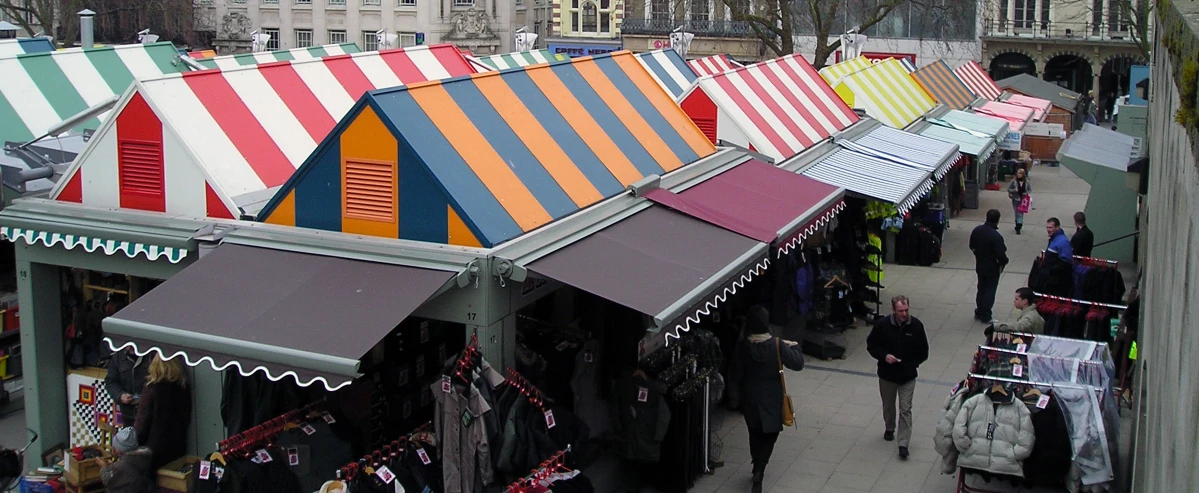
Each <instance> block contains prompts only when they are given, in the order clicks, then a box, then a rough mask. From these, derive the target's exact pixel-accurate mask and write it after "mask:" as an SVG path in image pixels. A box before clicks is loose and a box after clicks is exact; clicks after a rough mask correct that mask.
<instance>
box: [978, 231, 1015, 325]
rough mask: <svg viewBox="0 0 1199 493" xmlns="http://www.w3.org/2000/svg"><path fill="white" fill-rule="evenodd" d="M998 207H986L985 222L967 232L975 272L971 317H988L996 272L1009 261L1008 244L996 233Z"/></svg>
mask: <svg viewBox="0 0 1199 493" xmlns="http://www.w3.org/2000/svg"><path fill="white" fill-rule="evenodd" d="M999 217H1000V216H999V210H998V209H991V210H989V211H987V222H985V223H983V224H980V225H978V226H976V227H975V228H974V231H971V232H970V251H971V252H974V273H975V274H978V293H977V294H975V296H974V319H975V320H978V321H979V322H983V323H987V322H990V321H991V309H992V308H993V307H994V306H995V291H996V290H997V289H999V274H1000V273H1002V272H1003V268H1004V267H1006V266H1007V264H1008V258H1007V245H1006V244H1005V243H1004V241H1003V235H1001V234H999Z"/></svg>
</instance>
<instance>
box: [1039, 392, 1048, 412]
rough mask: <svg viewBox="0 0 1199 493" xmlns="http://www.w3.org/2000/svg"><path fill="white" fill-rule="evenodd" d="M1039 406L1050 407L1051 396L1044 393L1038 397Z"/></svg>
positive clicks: (1041, 407) (1042, 407)
mask: <svg viewBox="0 0 1199 493" xmlns="http://www.w3.org/2000/svg"><path fill="white" fill-rule="evenodd" d="M1037 407H1038V408H1040V409H1045V408H1046V407H1049V396H1047V395H1042V396H1041V398H1040V399H1037Z"/></svg>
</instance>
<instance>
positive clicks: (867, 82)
mask: <svg viewBox="0 0 1199 493" xmlns="http://www.w3.org/2000/svg"><path fill="white" fill-rule="evenodd" d="M833 89H836V90H837V94H840V95H841V97H842V98H843V99H845V102H846V103H847V104H849V106H850V107H853V108H862V109H864V110H866V114H867V115H870V116H871V117H873V118H874V119H875V120H878V121H880V122H882V123H883V124H884V125H888V126H891V127H895V128H904V127H906V126H908V125H910V124H911V123H912V122H914V121H916V120H917V119H918V118H920V117H922V116H924V114H925V113H927V112H928V111H929V110H931V109H933V107H934V106H936V105H937V103H936V102H935V101H933V98H931V97H929V95H928V93H927V92H925V91H924V89H922V88H921V87H920V85H919V84H917V83H916V79H913V78H912V75H911V74H909V73H908V72H907V71H906V70H904V68H903V64H902V63H899V60H896V59H894V58H888V59H886V60H882V61H879V62H878V63H875V64H874V65H871V66H869V67H867V68H865V69H863V70H860V71H857V72H854V73H852V74H849V75H847V76H845V77H844V78H842V79H841V81H840V82H838V83H835V84H833Z"/></svg>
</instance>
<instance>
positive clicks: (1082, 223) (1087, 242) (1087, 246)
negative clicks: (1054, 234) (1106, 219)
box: [1070, 212, 1095, 257]
mask: <svg viewBox="0 0 1199 493" xmlns="http://www.w3.org/2000/svg"><path fill="white" fill-rule="evenodd" d="M1074 227H1075V228H1077V229H1076V230H1075V231H1074V236H1072V237H1070V248H1071V250H1074V255H1078V256H1080V257H1090V256H1091V250H1094V249H1095V233H1092V232H1091V228H1088V227H1087V215H1086V214H1084V213H1082V212H1075V213H1074Z"/></svg>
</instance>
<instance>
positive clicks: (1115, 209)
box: [1057, 123, 1140, 262]
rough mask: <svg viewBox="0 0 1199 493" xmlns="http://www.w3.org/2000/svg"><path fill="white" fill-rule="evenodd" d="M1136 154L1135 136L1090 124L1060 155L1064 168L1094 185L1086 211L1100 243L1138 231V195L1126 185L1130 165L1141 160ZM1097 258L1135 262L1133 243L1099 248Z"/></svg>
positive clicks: (1096, 252) (1126, 242)
mask: <svg viewBox="0 0 1199 493" xmlns="http://www.w3.org/2000/svg"><path fill="white" fill-rule="evenodd" d="M1136 151H1137V149H1136V142H1135V140H1134V138H1133V137H1130V136H1127V135H1124V134H1122V133H1119V132H1116V131H1114V130H1108V129H1106V128H1103V127H1099V126H1096V125H1091V124H1089V123H1088V124H1084V125H1083V126H1082V128H1081V129H1080V130H1079V131H1077V132H1075V133H1074V135H1072V136H1070V139H1069V140H1067V141H1066V142H1065V143H1064V144H1062V147H1061V149H1060V150H1059V151H1058V153H1057V159H1058V160H1059V161H1061V163H1062V164H1063V165H1064V166H1066V167H1067V168H1069V169H1070V171H1073V172H1074V173H1075V174H1076V175H1078V177H1079V178H1082V179H1083V180H1085V181H1086V182H1087V183H1089V184H1090V185H1091V192H1090V194H1089V195H1088V196H1087V207H1086V209H1085V212H1086V214H1087V227H1088V228H1090V229H1091V230H1092V231H1094V232H1095V243H1096V244H1099V243H1102V242H1105V241H1107V240H1109V239H1114V238H1118V237H1121V236H1125V235H1127V234H1129V233H1132V232H1133V231H1136V218H1137V193H1136V191H1135V190H1132V189H1130V188H1129V187H1128V185H1127V184H1126V182H1127V180H1128V165H1129V163H1131V162H1133V161H1134V160H1136V159H1137V158H1139V157H1140V156H1138V155H1137V152H1136ZM1093 255H1094V256H1096V257H1102V258H1107V259H1112V260H1118V261H1121V262H1131V261H1133V260H1134V256H1133V240H1132V238H1126V239H1123V240H1120V241H1116V242H1113V243H1108V244H1105V245H1099V246H1097V247H1095V251H1094V253H1093Z"/></svg>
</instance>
